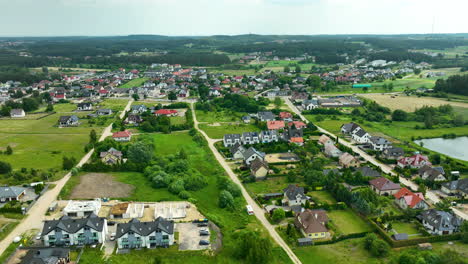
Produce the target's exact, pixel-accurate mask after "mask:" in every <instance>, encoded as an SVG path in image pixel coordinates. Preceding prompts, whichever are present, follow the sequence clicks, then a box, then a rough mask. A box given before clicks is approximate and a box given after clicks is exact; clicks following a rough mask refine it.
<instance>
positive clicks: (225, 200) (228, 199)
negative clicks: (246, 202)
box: [219, 190, 234, 208]
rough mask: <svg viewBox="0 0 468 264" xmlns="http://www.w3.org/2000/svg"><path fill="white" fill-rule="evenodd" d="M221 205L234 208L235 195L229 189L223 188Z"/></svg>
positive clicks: (220, 197)
mask: <svg viewBox="0 0 468 264" xmlns="http://www.w3.org/2000/svg"><path fill="white" fill-rule="evenodd" d="M219 207H221V208H234V197H233V196H232V194H231V193H230V192H229V191H226V190H222V191H221V193H220V194H219Z"/></svg>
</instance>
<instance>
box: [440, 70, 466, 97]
mask: <svg viewBox="0 0 468 264" xmlns="http://www.w3.org/2000/svg"><path fill="white" fill-rule="evenodd" d="M434 90H435V91H436V92H444V93H454V94H461V95H468V74H464V75H452V76H450V77H448V78H447V80H444V79H438V80H437V81H436V85H435V87H434Z"/></svg>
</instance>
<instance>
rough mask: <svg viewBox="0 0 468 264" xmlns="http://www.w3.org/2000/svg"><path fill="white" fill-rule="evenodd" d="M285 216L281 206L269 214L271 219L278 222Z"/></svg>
mask: <svg viewBox="0 0 468 264" xmlns="http://www.w3.org/2000/svg"><path fill="white" fill-rule="evenodd" d="M285 217H286V213H285V212H284V210H283V208H278V209H276V210H274V211H273V215H272V216H271V219H272V220H273V221H274V222H276V223H278V222H279V221H281V220H283V219H284V218H285Z"/></svg>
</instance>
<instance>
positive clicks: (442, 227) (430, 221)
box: [417, 209, 463, 235]
mask: <svg viewBox="0 0 468 264" xmlns="http://www.w3.org/2000/svg"><path fill="white" fill-rule="evenodd" d="M417 218H418V219H419V220H420V221H421V223H422V224H423V226H424V227H425V228H426V229H427V231H428V232H429V233H431V234H432V235H448V234H453V233H455V232H457V231H458V230H459V229H460V226H461V224H462V222H463V221H462V219H460V218H458V217H457V216H456V215H454V214H453V213H449V212H445V211H439V210H436V209H429V210H426V211H423V212H421V214H419V215H418V216H417Z"/></svg>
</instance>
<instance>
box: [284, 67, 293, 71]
mask: <svg viewBox="0 0 468 264" xmlns="http://www.w3.org/2000/svg"><path fill="white" fill-rule="evenodd" d="M283 71H284V72H290V71H291V69H290V68H289V66H284V69H283Z"/></svg>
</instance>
